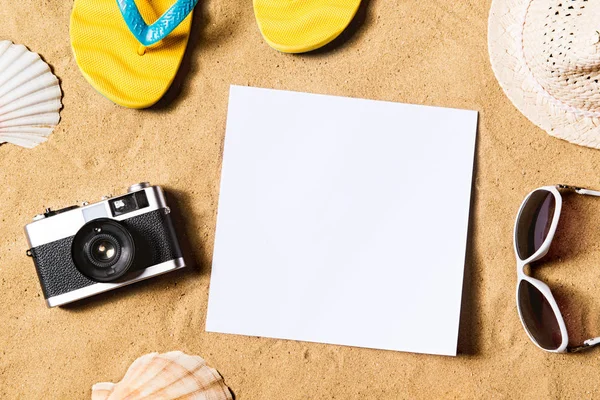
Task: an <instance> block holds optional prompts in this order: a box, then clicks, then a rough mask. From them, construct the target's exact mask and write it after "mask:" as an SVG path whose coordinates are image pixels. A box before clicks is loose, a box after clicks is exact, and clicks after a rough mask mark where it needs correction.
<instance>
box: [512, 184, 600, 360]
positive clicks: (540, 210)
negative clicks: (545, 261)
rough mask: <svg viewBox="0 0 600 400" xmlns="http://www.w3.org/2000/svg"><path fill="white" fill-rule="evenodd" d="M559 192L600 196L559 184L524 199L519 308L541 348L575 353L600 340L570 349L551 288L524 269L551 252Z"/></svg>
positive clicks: (518, 231) (517, 239)
mask: <svg viewBox="0 0 600 400" xmlns="http://www.w3.org/2000/svg"><path fill="white" fill-rule="evenodd" d="M559 189H564V190H571V191H574V192H575V193H578V194H585V195H590V196H597V197H600V191H595V190H589V189H583V188H578V187H573V186H567V185H556V186H544V187H541V188H538V189H535V190H534V191H533V192H531V193H529V194H528V195H527V197H526V198H525V200H523V203H522V204H521V208H520V209H519V214H518V215H517V221H516V223H515V232H514V244H515V254H516V255H517V309H518V310H519V318H521V323H522V324H523V327H524V328H525V331H526V332H527V334H528V335H529V338H530V339H531V340H532V341H533V343H535V344H536V345H537V346H538V347H539V348H541V349H542V350H546V351H550V352H553V353H564V352H569V353H572V352H577V351H580V350H583V349H586V348H590V347H593V346H596V345H598V344H600V337H596V338H593V339H588V340H586V341H585V342H583V345H581V346H577V347H568V344H569V336H568V334H567V328H566V326H565V321H564V320H563V317H562V314H561V313H560V310H559V308H558V304H556V300H555V299H554V296H553V295H552V292H551V291H550V288H549V287H548V285H546V284H545V283H544V282H542V281H540V280H539V279H535V278H532V277H531V276H528V275H526V274H525V266H526V265H528V264H531V263H532V262H534V261H538V260H540V259H541V258H542V257H544V256H545V255H546V254H547V253H548V250H549V249H550V244H551V243H552V239H553V238H554V233H555V232H556V227H557V226H558V220H559V218H560V212H561V209H562V196H561V195H560V192H559Z"/></svg>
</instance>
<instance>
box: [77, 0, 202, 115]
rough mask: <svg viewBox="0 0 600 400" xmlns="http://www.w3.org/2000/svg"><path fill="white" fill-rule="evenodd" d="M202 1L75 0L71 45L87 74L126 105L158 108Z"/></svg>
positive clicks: (100, 88) (103, 91)
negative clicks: (155, 106)
mask: <svg viewBox="0 0 600 400" xmlns="http://www.w3.org/2000/svg"><path fill="white" fill-rule="evenodd" d="M197 2H198V0H177V1H174V0H135V1H134V0H75V4H74V5H73V12H72V13H71V27H70V35H71V46H72V48H73V53H74V54H75V60H76V62H77V65H79V68H80V69H81V72H82V73H83V76H84V77H85V78H86V79H87V81H88V82H89V83H90V84H91V85H92V86H93V87H94V89H96V90H97V91H98V92H100V93H101V94H102V95H104V96H105V97H107V98H108V99H110V100H111V101H113V102H115V103H116V104H119V105H121V106H124V107H129V108H146V107H150V106H151V105H153V104H155V103H156V102H157V101H158V100H159V99H160V98H161V97H162V96H163V95H164V94H165V92H166V91H167V89H168V88H169V86H171V83H172V82H173V79H174V78H175V74H176V73H177V70H178V69H179V65H180V64H181V60H182V58H183V54H184V53H185V48H186V46H187V42H188V38H189V35H190V29H191V25H192V14H191V11H192V10H193V8H194V7H195V6H196V3H197ZM147 23H151V25H147Z"/></svg>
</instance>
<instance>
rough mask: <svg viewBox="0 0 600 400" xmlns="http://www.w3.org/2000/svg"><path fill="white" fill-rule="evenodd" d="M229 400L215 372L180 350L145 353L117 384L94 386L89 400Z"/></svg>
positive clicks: (199, 360)
mask: <svg viewBox="0 0 600 400" xmlns="http://www.w3.org/2000/svg"><path fill="white" fill-rule="evenodd" d="M124 399H128V400H137V399H146V400H174V399H186V400H193V399H197V400H232V399H233V397H232V395H231V392H230V391H229V388H228V387H227V386H226V385H225V382H223V378H222V377H221V375H219V373H218V372H217V370H215V369H214V368H210V367H208V366H207V365H206V362H205V361H204V359H202V358H201V357H198V356H189V355H187V354H184V353H182V352H180V351H172V352H169V353H164V354H158V353H151V354H146V355H145V356H142V357H140V358H138V359H137V360H135V361H134V362H133V364H131V366H130V367H129V369H128V370H127V372H126V373H125V376H124V377H123V379H122V380H121V382H119V383H116V384H115V383H109V382H104V383H97V384H95V385H94V386H93V387H92V400H124Z"/></svg>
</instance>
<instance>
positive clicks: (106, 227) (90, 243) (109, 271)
mask: <svg viewBox="0 0 600 400" xmlns="http://www.w3.org/2000/svg"><path fill="white" fill-rule="evenodd" d="M71 256H72V258H73V262H74V263H75V267H76V268H77V270H79V272H81V273H82V274H83V275H85V276H86V277H88V278H90V279H91V280H94V281H97V282H112V281H114V280H116V279H118V278H120V277H122V276H123V275H125V274H126V273H127V272H128V271H129V269H130V268H131V267H132V265H133V261H134V258H135V243H134V241H133V237H132V236H131V234H130V233H129V231H128V230H127V228H126V227H125V226H123V225H122V224H121V223H120V222H118V221H115V220H112V219H108V218H99V219H95V220H92V221H90V222H88V223H87V224H85V225H84V226H82V227H81V229H80V230H79V231H78V232H77V234H76V235H75V237H74V238H73V242H72V244H71Z"/></svg>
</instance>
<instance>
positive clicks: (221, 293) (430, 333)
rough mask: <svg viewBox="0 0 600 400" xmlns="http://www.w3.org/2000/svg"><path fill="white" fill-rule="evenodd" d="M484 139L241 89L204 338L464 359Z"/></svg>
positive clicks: (423, 120)
mask: <svg viewBox="0 0 600 400" xmlns="http://www.w3.org/2000/svg"><path fill="white" fill-rule="evenodd" d="M476 129H477V113H476V112H475V111H466V110H456V109H447V108H437V107H426V106H416V105H407V104H398V103H391V102H382V101H372V100H362V99H352V98H343V97H334V96H324V95H315V94H306V93H295V92H286V91H277V90H269V89H257V88H249V87H238V86H232V87H231V91H230V97H229V111H228V117H227V132H226V136H225V149H224V155H223V169H222V176H221V192H220V198H219V209H218V217H217V230H216V238H215V248H214V258H213V265H212V275H211V282H210V295H209V304H208V315H207V322H206V330H207V331H210V332H222V333H233V334H242V335H251V336H264V337H271V338H281V339H294V340H302V341H309V342H321V343H332V344H341V345H349V346H359V347H369V348H377V349H389V350H401V351H410V352H419V353H432V354H444V355H455V354H456V347H457V340H458V326H459V316H460V305H461V293H462V283H463V282H462V281H463V271H464V263H465V252H466V243H467V228H468V221H469V205H470V196H471V180H472V171H473V157H474V147H475V137H476Z"/></svg>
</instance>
